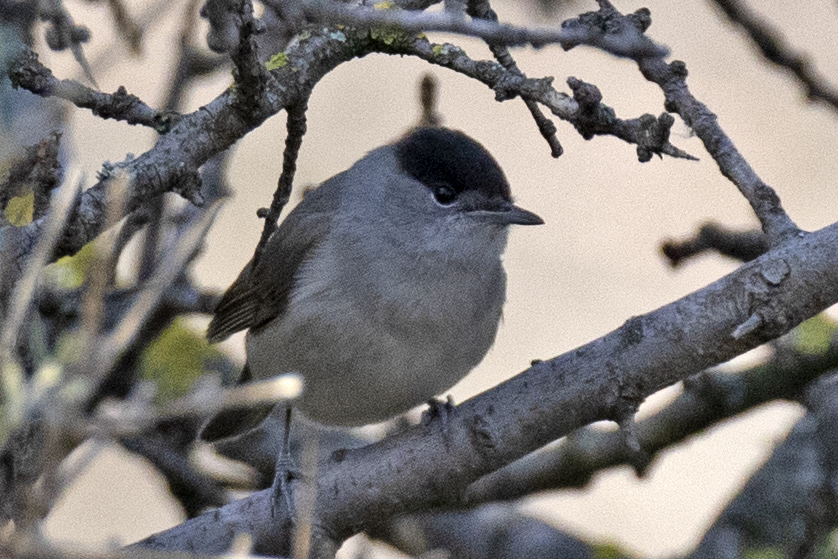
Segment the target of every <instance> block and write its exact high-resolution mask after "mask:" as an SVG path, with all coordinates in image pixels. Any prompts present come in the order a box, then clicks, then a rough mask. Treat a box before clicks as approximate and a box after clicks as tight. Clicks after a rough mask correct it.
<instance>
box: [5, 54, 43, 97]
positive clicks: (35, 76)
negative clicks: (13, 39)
mask: <svg viewBox="0 0 838 559" xmlns="http://www.w3.org/2000/svg"><path fill="white" fill-rule="evenodd" d="M9 79H10V80H11V82H12V86H13V87H14V88H15V89H18V88H24V89H27V90H29V91H31V92H32V93H35V94H36V95H48V94H49V89H50V86H49V84H50V83H51V81H52V80H53V75H52V71H50V69H49V68H47V67H46V66H44V65H43V64H41V63H40V61H39V60H38V55H37V54H36V53H35V52H34V51H33V50H32V49H21V51H20V53H19V54H18V56H17V58H16V59H15V60H14V62H12V64H11V68H10V69H9Z"/></svg>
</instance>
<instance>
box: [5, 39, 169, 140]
mask: <svg viewBox="0 0 838 559" xmlns="http://www.w3.org/2000/svg"><path fill="white" fill-rule="evenodd" d="M9 77H10V78H11V80H12V85H14V86H15V87H19V88H23V89H26V90H28V91H31V92H32V93H34V94H36V95H40V96H41V97H58V98H60V99H65V100H67V101H70V102H71V103H73V104H74V105H76V106H77V107H80V108H85V109H91V110H92V111H93V114H95V115H96V116H100V117H102V118H112V119H114V120H124V121H125V122H127V123H128V124H141V125H143V126H148V127H151V128H154V129H155V130H156V131H157V132H159V133H161V134H165V133H166V132H168V131H169V129H170V128H171V127H172V126H173V125H174V124H175V123H176V122H177V115H176V114H175V113H171V112H166V113H160V112H158V111H155V110H154V109H152V108H151V107H149V106H148V105H146V104H145V103H143V102H142V101H140V99H138V98H137V97H136V96H134V95H131V94H129V93H128V92H127V91H126V90H125V88H124V87H122V86H120V87H119V89H117V91H116V93H113V94H107V93H100V92H98V91H94V90H92V89H90V88H89V87H86V86H84V85H82V84H80V83H78V82H76V81H73V80H58V79H56V78H55V76H53V74H52V72H51V71H50V69H49V68H47V67H46V66H44V65H43V64H41V63H40V62H39V61H38V55H37V54H35V53H34V52H33V51H32V50H31V49H30V48H28V47H24V48H23V49H22V50H21V52H20V54H19V55H18V57H17V59H16V60H15V62H14V63H13V64H12V69H11V71H10V72H9Z"/></svg>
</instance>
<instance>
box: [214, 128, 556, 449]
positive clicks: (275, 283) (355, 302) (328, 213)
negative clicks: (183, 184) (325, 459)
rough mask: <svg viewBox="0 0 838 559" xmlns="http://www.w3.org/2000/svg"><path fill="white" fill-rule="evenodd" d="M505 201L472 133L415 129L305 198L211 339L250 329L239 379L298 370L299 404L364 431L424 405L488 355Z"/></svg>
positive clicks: (508, 220)
mask: <svg viewBox="0 0 838 559" xmlns="http://www.w3.org/2000/svg"><path fill="white" fill-rule="evenodd" d="M540 223H543V222H542V220H541V218H539V217H538V216H537V215H535V214H534V213H531V212H528V211H526V210H524V209H521V208H519V207H517V206H515V205H513V203H512V198H511V195H510V192H509V184H508V183H507V181H506V178H505V177H504V174H503V171H501V169H500V167H499V166H498V164H497V162H496V161H495V160H494V158H493V157H492V156H491V155H490V154H489V152H488V151H486V149H484V148H483V147H482V146H481V145H480V144H478V143H477V142H476V141H474V140H472V139H471V138H469V137H468V136H466V135H465V134H463V133H461V132H456V131H453V130H448V129H445V128H435V127H434V128H431V127H427V128H418V129H414V130H413V131H411V132H410V133H408V134H407V135H406V136H405V137H403V138H401V139H400V140H398V141H397V142H395V143H392V144H388V145H385V146H383V147H380V148H378V149H375V150H373V151H372V152H370V153H369V154H367V155H366V156H365V157H364V158H363V159H361V160H360V161H358V162H357V163H355V164H354V165H353V166H352V167H351V168H350V169H349V170H347V171H345V172H343V173H340V174H339V175H337V176H335V177H333V178H331V179H329V180H328V181H326V182H325V183H323V184H322V185H321V186H320V187H319V188H317V189H316V190H314V191H312V192H309V193H308V194H307V195H306V196H305V198H304V199H303V201H302V202H301V203H300V204H299V205H298V206H297V207H296V208H295V209H294V210H293V211H292V212H290V213H289V214H288V217H287V218H286V219H285V220H284V221H283V222H282V224H281V225H280V226H279V228H278V229H277V231H276V232H275V233H274V234H273V236H272V237H271V238H270V240H269V241H268V244H267V245H266V247H265V250H264V253H263V254H262V257H261V259H260V260H259V263H258V265H257V266H256V269H253V268H252V263H251V264H248V266H246V267H245V268H244V270H243V271H242V272H241V274H240V275H239V277H238V279H236V281H235V283H233V285H232V286H231V287H230V288H229V289H228V290H227V292H226V293H225V295H224V297H223V298H222V299H221V302H220V303H219V305H218V307H217V308H216V310H215V316H214V317H213V319H212V322H211V323H210V325H209V330H208V332H207V337H208V339H209V340H210V341H211V342H217V341H220V340H223V339H225V338H227V337H228V336H230V335H231V334H233V333H235V332H238V331H240V330H245V329H247V330H248V332H247V338H246V347H247V366H246V367H245V370H244V372H243V375H242V381H246V380H249V379H250V378H253V379H266V378H270V377H274V376H276V375H279V374H282V373H286V372H290V371H294V372H298V373H300V374H301V375H302V376H303V379H304V382H305V389H304V391H303V394H302V396H301V398H300V399H299V400H298V401H297V402H296V403H295V406H296V407H297V408H298V409H299V410H300V411H302V412H303V414H305V415H306V416H307V417H309V418H310V419H313V420H315V421H317V422H320V423H325V424H330V425H346V426H353V425H365V424H369V423H375V422H379V421H383V420H386V419H389V418H392V417H394V416H396V415H398V414H401V413H403V412H405V411H407V410H409V409H411V408H413V407H414V406H416V405H418V404H421V403H423V402H426V401H428V400H431V399H432V398H433V397H434V396H436V395H438V394H440V393H442V392H444V391H446V390H448V389H449V388H451V386H453V385H454V384H455V383H456V382H457V381H459V380H460V379H461V378H463V377H464V376H465V375H466V374H467V373H468V372H469V371H471V369H472V368H474V367H475V366H476V365H477V364H478V363H479V362H480V361H481V360H482V359H483V357H484V356H485V355H486V352H487V351H488V350H489V348H490V347H491V345H492V343H493V342H494V339H495V334H496V333H497V329H498V323H499V321H500V317H501V308H502V306H503V303H504V299H505V296H506V274H505V272H504V268H503V264H502V262H501V255H502V253H503V251H504V248H505V246H506V239H507V229H508V226H509V225H513V224H517V225H537V224H540ZM269 412H270V407H262V408H259V409H252V410H239V411H236V410H231V411H228V412H223V413H222V414H220V415H218V416H216V417H215V418H214V419H213V420H212V421H211V422H210V423H209V424H208V425H207V426H206V427H205V428H204V430H203V433H202V438H204V439H205V440H216V439H219V438H223V437H227V436H231V435H235V434H238V433H241V432H243V431H245V430H247V429H250V428H253V427H255V426H256V425H257V424H258V423H259V422H260V421H261V420H262V419H264V417H265V416H266V415H267V414H268V413H269Z"/></svg>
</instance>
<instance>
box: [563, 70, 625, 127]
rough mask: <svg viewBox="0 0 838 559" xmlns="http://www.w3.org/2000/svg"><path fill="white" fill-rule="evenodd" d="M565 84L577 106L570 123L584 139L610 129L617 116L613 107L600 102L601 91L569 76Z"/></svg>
mask: <svg viewBox="0 0 838 559" xmlns="http://www.w3.org/2000/svg"><path fill="white" fill-rule="evenodd" d="M567 85H568V86H569V87H570V89H571V91H572V92H573V100H574V101H576V103H577V104H578V106H579V110H578V111H577V112H576V115H574V118H573V120H571V123H572V124H573V126H574V128H576V130H577V131H578V132H579V134H581V135H582V137H583V138H585V139H586V140H590V139H591V138H593V137H594V136H595V135H597V134H600V133H602V132H607V131H609V130H611V126H612V125H613V123H614V121H615V120H616V118H617V115H616V114H615V113H614V109H612V108H611V107H607V106H605V105H603V104H602V92H600V90H599V88H597V86H595V85H592V84H589V83H586V82H583V81H582V80H580V79H577V78H574V77H570V78H568V79H567Z"/></svg>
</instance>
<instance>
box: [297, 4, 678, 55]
mask: <svg viewBox="0 0 838 559" xmlns="http://www.w3.org/2000/svg"><path fill="white" fill-rule="evenodd" d="M380 5H381V6H383V7H387V3H385V2H382V3H381V4H380ZM302 8H303V9H304V11H305V14H306V16H307V17H309V18H311V19H313V20H315V21H320V22H327V23H341V24H345V25H352V26H356V27H358V28H360V29H364V28H369V27H371V26H381V25H383V26H395V27H396V28H398V29H401V30H402V31H404V32H406V33H412V32H420V31H444V32H449V33H456V34H458V35H465V36H470V37H478V38H480V39H483V40H485V41H488V42H491V43H494V44H497V45H506V46H510V47H512V46H522V45H532V46H534V47H543V46H545V45H549V44H554V43H555V44H559V45H561V46H562V48H564V49H570V48H573V47H575V46H578V45H589V46H594V47H599V48H602V49H604V50H607V51H608V52H610V53H612V54H614V55H615V56H623V57H629V58H634V57H639V56H666V55H667V54H668V52H669V51H668V50H667V49H666V48H665V47H662V46H660V45H657V44H655V43H654V42H652V41H651V40H650V39H649V38H647V37H645V36H644V35H643V34H642V33H638V31H637V29H636V28H634V27H628V26H626V27H621V28H617V27H615V26H611V27H605V26H602V25H600V23H601V22H590V23H586V24H584V25H575V24H574V23H573V21H565V22H563V23H562V26H561V29H551V28H546V29H530V28H525V27H516V26H513V25H506V24H499V23H496V22H492V21H488V20H484V19H472V20H468V19H465V18H462V17H459V16H457V15H455V14H452V13H450V12H442V13H427V12H417V11H406V10H391V9H374V8H366V7H353V6H348V5H345V4H341V3H338V2H330V1H328V0H312V1H309V2H303V3H302Z"/></svg>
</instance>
